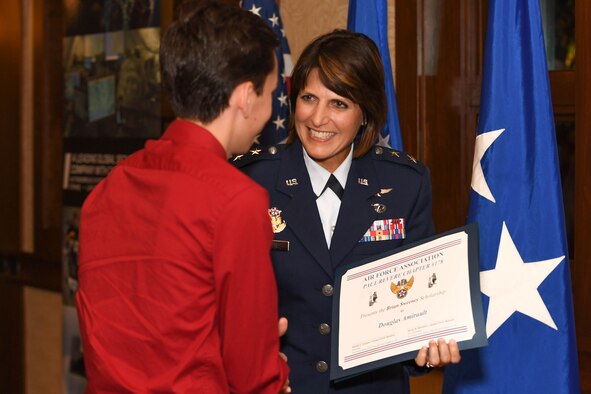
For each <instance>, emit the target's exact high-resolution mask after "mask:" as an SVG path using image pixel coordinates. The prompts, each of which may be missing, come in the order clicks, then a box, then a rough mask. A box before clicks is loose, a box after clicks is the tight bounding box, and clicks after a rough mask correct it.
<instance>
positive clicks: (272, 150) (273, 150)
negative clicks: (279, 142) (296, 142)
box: [269, 146, 277, 155]
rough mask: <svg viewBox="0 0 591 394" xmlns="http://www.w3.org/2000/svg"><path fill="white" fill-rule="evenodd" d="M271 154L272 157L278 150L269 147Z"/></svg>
mask: <svg viewBox="0 0 591 394" xmlns="http://www.w3.org/2000/svg"><path fill="white" fill-rule="evenodd" d="M269 153H270V154H272V155H274V154H276V153H277V148H276V147H274V146H270V147H269Z"/></svg>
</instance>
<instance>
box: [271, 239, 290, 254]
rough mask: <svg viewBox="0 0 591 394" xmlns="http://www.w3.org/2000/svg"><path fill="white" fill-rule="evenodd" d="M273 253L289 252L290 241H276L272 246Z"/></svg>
mask: <svg viewBox="0 0 591 394" xmlns="http://www.w3.org/2000/svg"><path fill="white" fill-rule="evenodd" d="M271 251H273V252H289V241H282V240H279V239H274V240H273V243H272V244H271Z"/></svg>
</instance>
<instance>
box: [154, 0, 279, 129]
mask: <svg viewBox="0 0 591 394" xmlns="http://www.w3.org/2000/svg"><path fill="white" fill-rule="evenodd" d="M278 45H279V41H278V40H277V38H276V36H275V33H274V32H273V30H271V28H270V27H268V26H267V25H266V23H265V21H264V20H263V19H262V18H260V17H259V16H256V15H254V14H252V13H251V12H249V11H246V10H243V9H241V8H240V7H238V6H233V5H229V4H224V3H220V2H216V1H211V0H195V1H190V2H185V3H183V4H182V5H181V8H180V9H179V16H178V19H177V20H176V21H175V22H174V23H173V24H172V25H171V26H170V27H169V28H168V30H167V31H166V33H165V34H164V37H163V39H162V42H161V45H160V64H161V72H162V81H163V86H164V90H165V92H166V93H167V94H168V96H169V98H170V103H171V106H172V110H173V111H174V113H175V115H176V116H177V117H179V118H184V119H190V120H197V121H200V122H202V123H204V124H208V123H210V122H212V121H213V120H214V119H216V118H217V117H218V116H219V115H220V114H221V113H222V111H223V110H225V109H226V108H227V107H228V105H229V99H230V95H231V94H232V92H233V91H234V89H235V88H236V86H238V85H239V84H241V83H243V82H246V81H251V82H252V83H253V84H254V88H255V91H256V93H257V94H259V95H260V94H261V93H262V91H263V86H264V83H265V79H266V77H267V76H268V75H269V73H271V72H272V71H273V69H274V64H275V63H274V62H275V60H274V56H275V53H274V50H275V47H277V46H278Z"/></svg>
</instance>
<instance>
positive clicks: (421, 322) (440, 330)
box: [330, 223, 487, 380]
mask: <svg viewBox="0 0 591 394" xmlns="http://www.w3.org/2000/svg"><path fill="white" fill-rule="evenodd" d="M478 239H479V238H478V225H477V224H476V223H473V224H469V225H467V226H464V227H460V228H458V229H455V230H452V231H449V232H446V233H443V234H439V235H436V236H434V237H431V238H428V239H426V240H423V241H421V242H417V243H415V244H411V245H407V246H404V247H402V248H400V249H396V250H394V251H392V252H389V253H385V254H382V255H379V256H376V257H374V258H372V259H371V260H369V261H368V260H364V261H362V262H360V263H357V264H355V265H353V266H348V267H343V268H341V269H339V270H337V273H336V278H335V290H336V291H335V297H334V300H333V301H334V304H333V332H332V338H331V339H332V355H331V357H332V362H331V371H330V376H331V379H332V380H341V379H346V378H348V377H352V376H355V375H358V374H360V373H363V372H367V371H371V370H374V369H376V368H380V367H383V366H386V365H389V364H394V363H397V362H401V361H405V360H410V359H413V358H415V357H416V355H417V352H418V350H419V349H420V348H421V347H423V346H425V345H427V344H428V343H429V341H430V340H432V339H434V340H437V339H439V338H445V339H446V340H448V341H449V340H450V339H455V340H456V341H457V342H458V346H459V348H460V350H463V349H470V348H474V347H480V346H486V344H487V339H486V332H485V326H484V317H483V313H482V298H481V295H480V281H479V266H478ZM377 242H379V241H377Z"/></svg>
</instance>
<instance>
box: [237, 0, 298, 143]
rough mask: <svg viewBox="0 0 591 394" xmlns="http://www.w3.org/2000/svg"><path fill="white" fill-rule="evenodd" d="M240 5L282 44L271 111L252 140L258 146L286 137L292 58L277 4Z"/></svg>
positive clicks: (253, 1)
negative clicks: (264, 24) (270, 30)
mask: <svg viewBox="0 0 591 394" xmlns="http://www.w3.org/2000/svg"><path fill="white" fill-rule="evenodd" d="M242 8H244V9H246V10H248V11H250V12H252V13H253V14H255V15H258V16H260V17H261V18H263V19H264V20H265V22H267V24H268V25H269V27H271V29H273V31H274V32H275V34H276V35H277V38H278V39H279V41H280V42H281V45H280V46H279V47H278V48H277V49H276V50H275V53H276V54H277V64H278V73H279V75H278V82H277V89H276V90H275V93H274V97H273V113H272V115H271V119H269V122H267V124H266V125H265V127H264V128H263V131H262V132H261V134H260V135H259V136H258V137H257V140H256V141H255V143H256V144H260V145H272V144H277V143H280V142H282V141H284V140H285V138H286V137H287V127H288V125H289V91H288V89H289V78H290V77H291V72H292V70H293V61H292V59H291V53H290V51H289V45H288V44H287V38H286V37H285V31H284V30H283V22H282V21H281V15H280V14H279V7H277V3H276V2H275V0H244V1H243V2H242Z"/></svg>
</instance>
